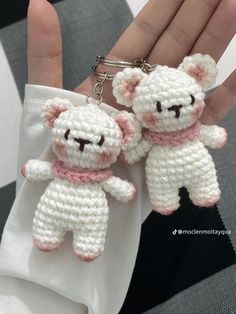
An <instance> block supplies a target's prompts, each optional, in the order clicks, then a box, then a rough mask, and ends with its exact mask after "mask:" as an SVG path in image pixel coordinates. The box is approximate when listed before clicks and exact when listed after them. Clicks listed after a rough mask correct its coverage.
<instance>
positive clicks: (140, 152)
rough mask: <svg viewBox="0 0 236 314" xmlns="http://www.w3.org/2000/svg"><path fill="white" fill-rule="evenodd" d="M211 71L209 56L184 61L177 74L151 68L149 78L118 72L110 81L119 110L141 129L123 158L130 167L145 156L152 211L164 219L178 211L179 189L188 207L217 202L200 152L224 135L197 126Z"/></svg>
mask: <svg viewBox="0 0 236 314" xmlns="http://www.w3.org/2000/svg"><path fill="white" fill-rule="evenodd" d="M216 74H217V68H216V63H215V61H214V60H213V59H212V58H211V57H210V56H209V55H201V54H196V55H192V56H188V57H186V58H185V59H184V60H183V62H182V63H181V64H180V65H179V67H178V69H176V68H170V67H167V66H157V67H156V68H155V70H154V71H153V72H151V73H150V74H145V73H143V72H142V71H141V70H140V69H124V70H123V71H122V72H119V73H118V74H117V75H116V77H115V79H114V81H113V93H114V96H115V97H116V99H117V102H118V103H119V104H123V105H125V106H127V107H132V109H133V111H134V113H135V115H136V117H137V119H138V120H139V121H141V123H142V125H143V128H144V129H143V138H142V140H141V141H140V142H139V144H138V145H137V146H136V147H134V148H131V149H130V150H128V151H126V152H124V153H123V159H124V160H125V161H126V162H128V163H130V164H132V163H134V162H136V161H138V160H139V159H140V158H141V157H144V156H145V155H146V154H147V153H148V158H147V160H146V181H147V186H148V190H149V195H150V200H151V203H152V206H153V209H154V210H156V211H157V212H159V213H161V214H164V215H168V214H170V213H172V212H173V211H175V210H176V209H177V208H178V207H179V188H181V187H183V186H185V187H186V188H187V189H188V192H189V196H190V198H191V200H192V202H193V203H194V204H196V205H198V206H202V207H210V206H213V205H214V204H215V203H216V202H217V201H218V200H219V197H220V190H219V187H218V182H217V177H216V170H215V166H214V163H213V161H212V158H211V156H210V154H209V153H208V151H207V150H206V148H205V145H206V146H209V147H211V148H220V147H222V146H223V145H224V144H225V142H226V140H227V133H226V131H225V130H224V129H223V128H221V127H218V126H216V125H202V124H201V123H200V122H199V117H200V116H201V114H202V112H203V108H204V106H205V103H204V97H205V94H204V91H205V90H207V89H208V88H209V87H210V86H212V84H213V83H214V82H215V78H216Z"/></svg>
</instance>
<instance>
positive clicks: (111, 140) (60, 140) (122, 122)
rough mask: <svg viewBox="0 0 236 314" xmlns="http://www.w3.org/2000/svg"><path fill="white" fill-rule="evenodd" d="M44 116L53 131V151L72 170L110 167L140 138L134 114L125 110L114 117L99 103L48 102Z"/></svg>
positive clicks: (50, 100) (51, 100)
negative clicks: (77, 104)
mask: <svg viewBox="0 0 236 314" xmlns="http://www.w3.org/2000/svg"><path fill="white" fill-rule="evenodd" d="M41 116H42V118H43V121H44V125H45V126H46V127H48V128H49V129H50V130H51V134H52V149H53V152H54V153H55V154H56V156H57V158H58V159H59V160H61V161H63V162H64V164H65V165H67V166H69V167H79V168H83V169H88V170H99V169H105V168H109V167H110V165H111V164H112V163H114V162H115V161H116V160H117V157H118V156H119V154H120V152H121V150H126V149H128V148H130V147H131V146H132V145H135V144H136V143H137V142H138V141H139V140H140V137H141V126H140V124H139V123H138V122H137V121H136V119H135V117H134V115H133V114H131V113H128V112H126V111H124V112H118V113H116V114H114V116H111V115H108V113H106V112H105V111H103V110H101V109H100V108H99V107H98V106H97V105H96V104H87V105H83V106H78V107H75V106H73V105H72V103H71V102H70V101H68V100H67V99H61V98H54V99H49V100H47V102H46V104H45V106H43V108H42V114H41Z"/></svg>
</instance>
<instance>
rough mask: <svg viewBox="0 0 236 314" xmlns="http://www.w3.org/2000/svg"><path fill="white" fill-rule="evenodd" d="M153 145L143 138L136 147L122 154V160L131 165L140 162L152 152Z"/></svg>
mask: <svg viewBox="0 0 236 314" xmlns="http://www.w3.org/2000/svg"><path fill="white" fill-rule="evenodd" d="M151 148H152V143H150V142H149V141H147V140H146V139H144V138H142V139H141V141H140V142H139V143H138V144H137V145H136V146H135V147H132V148H130V149H128V150H126V151H124V152H122V154H121V156H120V159H121V160H122V161H123V162H125V163H128V164H130V165H132V164H134V163H135V162H137V161H139V160H140V159H141V158H142V157H145V156H146V154H147V153H148V152H149V151H150V150H151Z"/></svg>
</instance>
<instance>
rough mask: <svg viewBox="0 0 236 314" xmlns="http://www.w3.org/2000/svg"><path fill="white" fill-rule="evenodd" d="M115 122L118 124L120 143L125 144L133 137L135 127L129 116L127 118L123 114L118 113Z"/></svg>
mask: <svg viewBox="0 0 236 314" xmlns="http://www.w3.org/2000/svg"><path fill="white" fill-rule="evenodd" d="M116 123H117V124H118V125H119V127H120V129H121V131H122V134H123V138H122V144H123V145H124V144H127V143H129V142H130V141H132V140H133V138H134V135H135V134H134V133H135V128H134V126H133V124H132V123H131V121H130V120H129V118H127V117H126V116H125V115H120V116H118V117H117V118H116Z"/></svg>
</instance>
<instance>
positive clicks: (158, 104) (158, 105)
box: [156, 101, 162, 112]
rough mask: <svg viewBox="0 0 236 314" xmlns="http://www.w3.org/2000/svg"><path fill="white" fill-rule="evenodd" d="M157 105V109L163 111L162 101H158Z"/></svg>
mask: <svg viewBox="0 0 236 314" xmlns="http://www.w3.org/2000/svg"><path fill="white" fill-rule="evenodd" d="M156 107H157V111H158V112H162V109H161V102H160V101H157V103H156Z"/></svg>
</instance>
